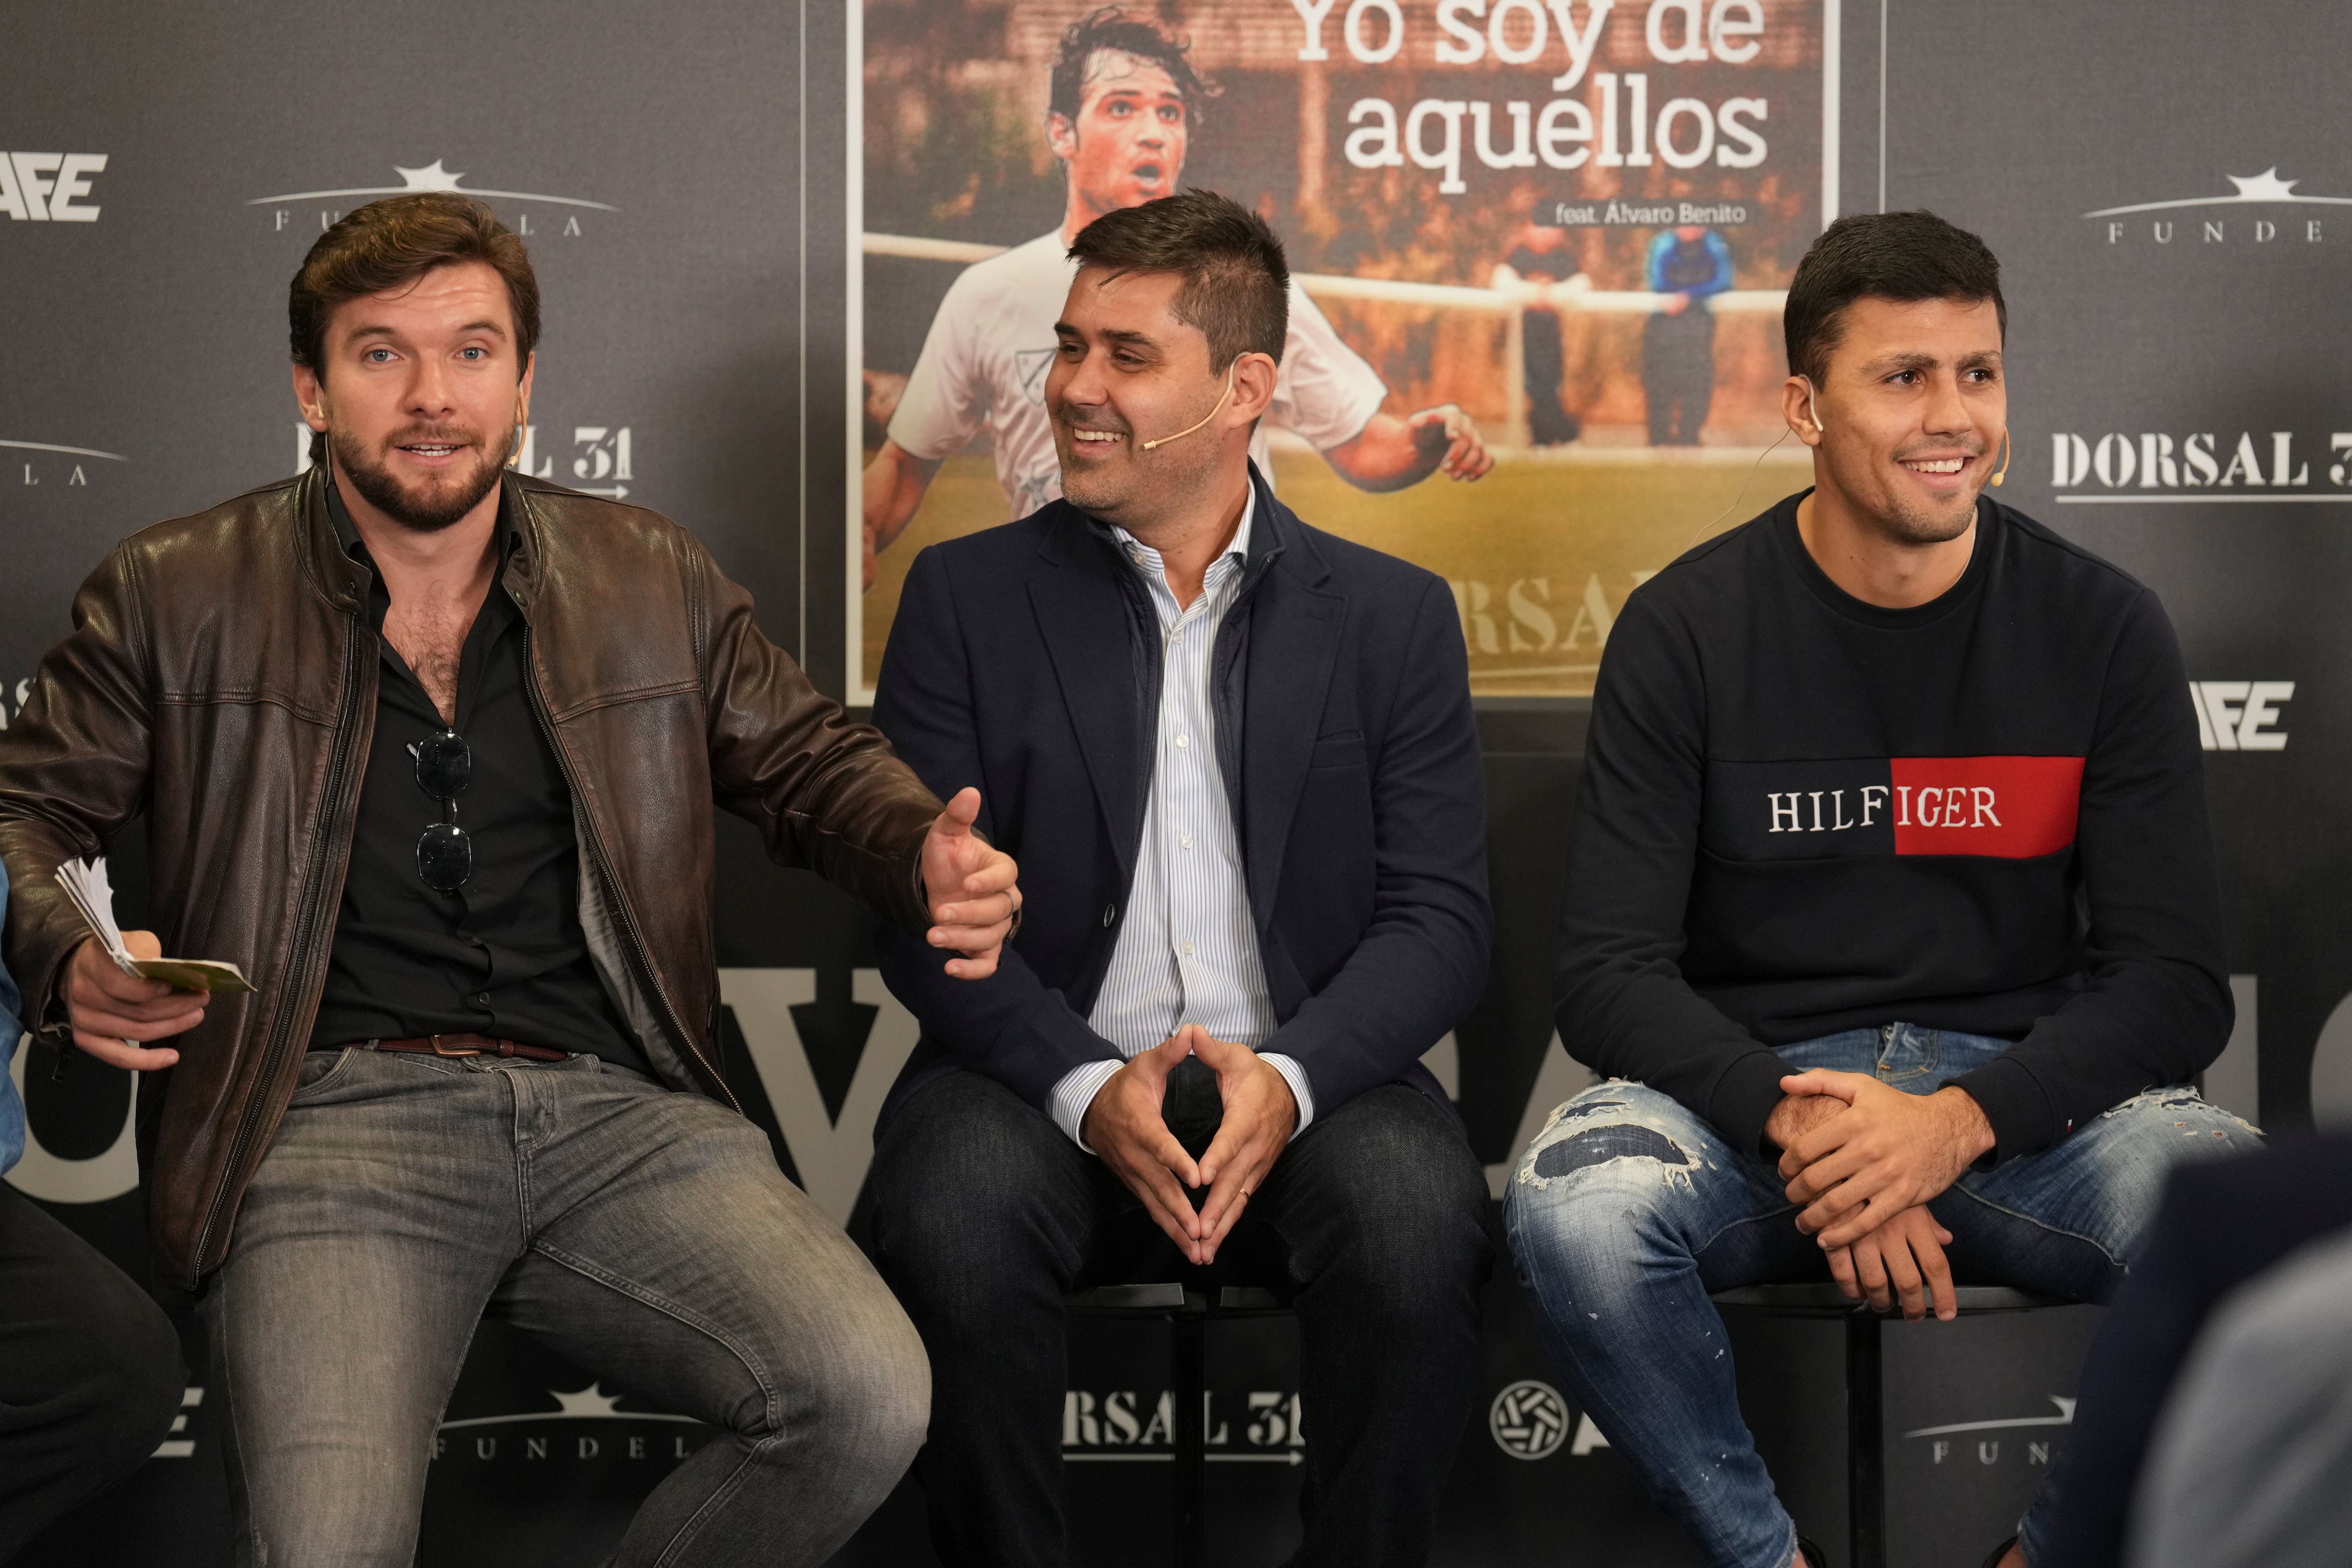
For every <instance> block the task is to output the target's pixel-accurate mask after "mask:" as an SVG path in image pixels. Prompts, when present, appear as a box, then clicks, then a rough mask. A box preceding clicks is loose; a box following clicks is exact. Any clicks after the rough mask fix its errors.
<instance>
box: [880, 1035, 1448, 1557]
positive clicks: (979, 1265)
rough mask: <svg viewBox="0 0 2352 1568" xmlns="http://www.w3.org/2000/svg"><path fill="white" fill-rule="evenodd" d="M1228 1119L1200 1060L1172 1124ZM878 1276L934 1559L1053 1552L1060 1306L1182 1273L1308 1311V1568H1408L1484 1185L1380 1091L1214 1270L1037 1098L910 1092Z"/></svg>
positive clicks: (1184, 1133) (891, 1154)
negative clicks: (898, 1318) (922, 1390)
mask: <svg viewBox="0 0 2352 1568" xmlns="http://www.w3.org/2000/svg"><path fill="white" fill-rule="evenodd" d="M1221 1110H1222V1107H1221V1104H1220V1102H1219V1100H1218V1097H1217V1089H1216V1081H1215V1079H1214V1077H1213V1075H1211V1074H1210V1073H1209V1072H1208V1071H1207V1070H1206V1069H1205V1068H1202V1066H1201V1064H1200V1063H1199V1062H1197V1061H1187V1062H1185V1063H1184V1064H1183V1065H1182V1067H1181V1068H1180V1069H1179V1070H1178V1071H1177V1072H1176V1073H1174V1074H1172V1075H1171V1079H1170V1084H1169V1095H1168V1100H1167V1103H1166V1106H1165V1110H1164V1114H1165V1115H1166V1117H1167V1120H1168V1124H1169V1127H1170V1128H1171V1130H1172V1131H1173V1132H1174V1133H1175V1134H1176V1135H1177V1136H1178V1138H1180V1139H1181V1140H1182V1141H1183V1143H1184V1144H1185V1145H1186V1147H1188V1148H1191V1149H1193V1150H1194V1151H1195V1152H1196V1153H1197V1152H1198V1151H1199V1150H1201V1149H1204V1148H1206V1147H1207V1146H1208V1139H1209V1137H1210V1135H1211V1134H1213V1132H1214V1131H1215V1128H1216V1125H1217V1121H1218V1118H1219V1115H1220V1114H1221ZM872 1179H873V1191H874V1195H875V1239H876V1241H877V1248H878V1249H879V1251H880V1252H881V1254H882V1257H881V1262H882V1268H883V1271H884V1274H885V1276H886V1277H887V1279H888V1280H889V1281H890V1283H891V1285H892V1286H893V1287H894V1288H895V1289H896V1290H897V1291H898V1299H899V1300H900V1301H902V1302H903V1303H904V1304H905V1305H906V1308H907V1310H908V1312H909V1313H910V1314H911V1315H912V1316H913V1318H914V1320H915V1326H916V1327H917V1328H918V1329H919V1330H920V1331H921V1332H922V1335H923V1343H924V1345H925V1347H926V1348H927V1349H928V1350H929V1353H930V1357H931V1376H932V1384H931V1387H932V1395H931V1430H930V1440H929V1445H928V1446H927V1447H926V1448H924V1449H923V1451H922V1454H921V1456H920V1457H919V1458H918V1459H917V1460H916V1471H917V1473H918V1474H919V1476H920V1477H921V1478H922V1482H923V1490H924V1492H925V1494H926V1495H927V1497H928V1498H929V1503H930V1514H931V1539H932V1542H933V1543H934V1545H935V1546H936V1547H937V1548H938V1550H939V1552H940V1558H941V1560H942V1561H944V1562H946V1563H950V1564H952V1565H961V1564H966V1563H971V1564H986V1565H987V1568H1031V1565H1041V1568H1050V1565H1054V1564H1058V1563H1061V1562H1062V1558H1063V1531H1062V1459H1061V1452H1060V1447H1059V1438H1060V1431H1061V1424H1062V1403H1063V1400H1062V1395H1063V1390H1064V1388H1065V1387H1066V1385H1067V1383H1068V1349H1067V1342H1066V1337H1065V1335H1066V1328H1065V1324H1064V1321H1063V1308H1062V1302H1063V1298H1064V1297H1065V1296H1066V1295H1067V1294H1068V1293H1069V1292H1070V1291H1073V1290H1075V1289H1081V1288H1084V1287H1087V1286H1090V1285H1096V1284H1108V1283H1117V1282H1123V1281H1166V1280H1174V1279H1184V1280H1185V1281H1187V1282H1188V1283H1190V1282H1192V1281H1195V1280H1197V1281H1200V1282H1202V1283H1204V1284H1205V1283H1214V1284H1226V1283H1251V1284H1260V1285H1265V1286H1267V1287H1269V1288H1272V1289H1274V1290H1275V1291H1276V1294H1277V1296H1278V1297H1279V1298H1281V1299H1283V1300H1285V1301H1289V1302H1291V1303H1292V1304H1293V1305H1294V1306H1295V1307H1296V1309H1297V1313H1298V1329H1299V1339H1300V1343H1301V1363H1302V1364H1301V1368H1300V1383H1301V1388H1300V1394H1301V1405H1302V1407H1303V1409H1304V1410H1305V1411H1306V1412H1307V1416H1306V1426H1307V1431H1308V1433H1309V1434H1310V1437H1309V1438H1308V1441H1307V1465H1306V1470H1307V1474H1306V1478H1305V1479H1306V1490H1305V1496H1304V1498H1303V1500H1302V1502H1301V1509H1302V1511H1303V1512H1304V1513H1305V1515H1306V1542H1305V1543H1304V1544H1303V1545H1302V1546H1301V1547H1300V1549H1299V1551H1298V1554H1297V1556H1296V1557H1295V1558H1294V1559H1293V1560H1292V1561H1293V1562H1294V1563H1299V1564H1324V1563H1328V1564H1340V1563H1345V1564H1349V1568H1373V1565H1377V1564H1382V1563H1421V1562H1423V1560H1424V1559H1425V1557H1426V1556H1427V1554H1428V1551H1429V1544H1430V1534H1431V1529H1432V1525H1433V1521H1434V1518H1435V1515H1436V1511H1437V1500H1438V1494H1439V1492H1440V1490H1442V1488H1443V1487H1444V1483H1445V1475H1446V1471H1447V1469H1448V1468H1449V1467H1450V1466H1451V1464H1452V1461H1453V1458H1454V1447H1455V1445H1456V1444H1457V1443H1458V1442H1459V1441H1460V1439H1461V1436H1462V1430H1463V1427H1464V1424H1465V1421H1466V1420H1467V1418H1468V1416H1469V1414H1470V1407H1471V1405H1472V1404H1473V1402H1474V1399H1475V1378H1476V1372H1477V1352H1478V1289H1479V1286H1480V1284H1481V1282H1482V1281H1483V1278H1484V1275H1485V1271H1486V1265H1487V1261H1488V1258H1489V1249H1488V1245H1487V1239H1486V1226H1485V1210H1486V1179H1485V1176H1484V1174H1483V1172H1482V1171H1481V1169H1480V1167H1479V1165H1478V1162H1477V1160H1476V1159H1475V1157H1474V1156H1473V1155H1471V1153H1470V1148H1469V1145H1468V1144H1467V1142H1465V1139H1464V1137H1463V1134H1462V1130H1461V1128H1460V1126H1459V1125H1458V1124H1456V1123H1455V1122H1454V1118H1453V1117H1452V1116H1450V1115H1449V1114H1447V1113H1446V1112H1445V1111H1444V1109H1443V1108H1442V1107H1440V1106H1438V1105H1437V1104H1435V1103H1433V1102H1432V1101H1430V1100H1429V1099H1428V1098H1427V1097H1426V1096H1425V1095H1423V1094H1422V1093H1420V1092H1417V1091H1415V1090H1412V1089H1408V1088H1405V1087H1403V1086H1402V1085H1397V1084H1391V1085H1389V1086H1387V1087H1385V1088H1381V1089H1375V1090H1372V1091H1371V1092H1369V1093H1366V1094H1362V1095H1359V1096H1358V1097H1357V1098H1355V1099H1354V1100H1351V1101H1349V1102H1348V1103H1346V1104H1344V1105H1341V1106H1339V1107H1338V1108H1337V1109H1336V1110H1333V1111H1331V1112H1330V1113H1328V1114H1326V1115H1321V1116H1318V1117H1317V1118H1316V1120H1315V1122H1314V1123H1313V1124H1312V1125H1310V1126H1309V1127H1308V1128H1307V1131H1306V1132H1305V1133H1304V1134H1301V1135H1300V1136H1299V1137H1298V1138H1297V1140H1296V1141H1295V1142H1293V1143H1292V1145H1291V1146H1290V1147H1289V1148H1288V1149H1287V1150H1286V1151H1285V1152H1284V1154H1283V1155H1282V1157H1281V1159H1279V1160H1278V1161H1276V1163H1275V1166H1274V1168H1273V1169H1272V1170H1271V1171H1269V1172H1268V1173H1267V1175H1266V1177H1265V1182H1264V1184H1263V1185H1262V1186H1260V1187H1259V1189H1258V1191H1257V1192H1256V1194H1255V1196H1254V1197H1252V1198H1251V1200H1250V1204H1249V1207H1248V1210H1247V1217H1246V1218H1244V1219H1243V1220H1242V1221H1241V1222H1240V1223H1239V1224H1237V1225H1236V1226H1235V1227H1234V1230H1233V1232H1232V1234H1231V1235H1230V1236H1229V1237H1228V1238H1227V1239H1226V1242H1225V1245H1224V1247H1223V1249H1220V1251H1219V1253H1218V1257H1217V1262H1216V1264H1215V1265H1214V1266H1213V1268H1212V1269H1211V1270H1205V1271H1202V1270H1192V1269H1190V1268H1188V1267H1187V1266H1186V1265H1184V1263H1183V1262H1182V1260H1181V1257H1180V1255H1179V1254H1178V1253H1177V1251H1176V1249H1175V1248H1174V1247H1173V1246H1172V1245H1171V1244H1170V1243H1169V1242H1168V1241H1167V1239H1165V1238H1164V1237H1163V1236H1161V1234H1160V1230H1159V1229H1158V1228H1157V1227H1155V1226H1154V1225H1153V1224H1152V1223H1151V1220H1150V1218H1149V1217H1148V1216H1146V1214H1145V1213H1144V1211H1143V1207H1142V1205H1141V1204H1140V1203H1139V1202H1138V1201H1137V1200H1136V1198H1135V1197H1134V1196H1133V1195H1132V1194H1131V1193H1129V1191H1128V1189H1127V1187H1126V1186H1124V1185H1123V1184H1122V1183H1121V1182H1120V1181H1119V1180H1118V1177H1117V1176H1114V1175H1112V1174H1111V1172H1110V1171H1109V1170H1108V1168H1107V1167H1106V1166H1104V1165H1103V1164H1102V1162H1101V1161H1099V1160H1097V1159H1096V1158H1095V1157H1094V1156H1093V1155H1089V1154H1087V1152H1086V1151H1085V1150H1083V1149H1080V1148H1079V1147H1078V1146H1077V1145H1075V1144H1073V1143H1072V1142H1071V1141H1070V1140H1069V1139H1068V1138H1067V1137H1065V1136H1064V1135H1063V1134H1062V1133H1061V1131H1060V1130H1059V1129H1058V1128H1056V1127H1055V1125H1054V1124H1053V1122H1052V1121H1051V1120H1049V1119H1048V1118H1047V1117H1046V1116H1045V1113H1043V1112H1041V1111H1039V1110H1037V1109H1036V1108H1035V1107H1034V1106H1033V1105H1030V1104H1029V1103H1026V1102H1024V1101H1023V1100H1021V1099H1020V1098H1019V1097H1017V1096H1016V1095H1014V1094H1013V1092H1012V1091H1011V1090H1009V1089H1006V1088H1005V1087H1004V1086H1003V1085H1002V1084H1000V1083H998V1082H996V1081H994V1080H993V1079H991V1078H986V1077H983V1076H982V1075H980V1074H978V1073H971V1072H959V1073H954V1074H951V1075H950V1076H948V1077H946V1078H943V1079H941V1080H940V1081H939V1082H937V1083H934V1084H932V1085H930V1086H929V1087H927V1088H925V1089H923V1090H922V1091H920V1092H919V1093H917V1094H916V1095H915V1097H914V1098H913V1099H911V1100H909V1101H908V1103H907V1104H906V1105H905V1107H904V1108H903V1109H901V1110H900V1111H899V1113H898V1115H897V1116H896V1117H895V1118H894V1119H893V1120H892V1121H891V1123H890V1124H889V1126H888V1128H887V1130H886V1131H885V1133H884V1134H883V1137H882V1142H881V1146H880V1147H879V1148H878V1149H877V1151H876V1154H875V1159H874V1174H873V1178H872Z"/></svg>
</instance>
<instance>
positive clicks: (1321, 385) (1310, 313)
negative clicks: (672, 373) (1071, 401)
mask: <svg viewBox="0 0 2352 1568" xmlns="http://www.w3.org/2000/svg"><path fill="white" fill-rule="evenodd" d="M1064 251H1065V247H1064V246H1063V244H1062V235H1061V233H1060V231H1059V230H1056V231H1055V232H1054V233H1053V234H1049V235H1040V236H1039V237H1038V238H1036V239H1033V240H1031V241H1030V242H1029V243H1028V244H1027V245H1024V246H1016V247H1015V248H1013V249H1012V250H1008V251H1006V252H1005V253H1004V254H1003V255H1002V256H991V257H989V259H988V260H986V261H982V262H978V263H975V264H974V265H972V266H971V267H967V268H965V269H964V273H963V276H962V277H959V278H957V279H956V280H955V282H954V284H953V285H952V286H950V287H949V289H948V294H947V298H945V299H943V300H941V301H940V313H939V315H938V316H937V317H935V318H934V319H932V321H931V330H930V334H929V336H928V337H926V338H925V339H924V340H923V352H922V355H921V357H920V358H919V359H918V360H917V361H915V371H914V374H912V375H911V376H909V377H908V378H907V390H906V392H905V394H904V395H903V396H902V397H901V398H900V399H899V400H898V412H897V413H894V414H892V415H891V418H890V439H891V440H892V441H894V442H896V443H898V447H899V449H900V450H901V451H903V452H905V453H907V454H908V455H910V456H914V457H919V458H923V459H925V460H927V461H937V460H938V459H940V458H944V457H951V456H953V455H955V454H956V453H958V452H961V450H963V447H964V444H965V443H967V442H969V441H970V440H971V438H972V436H973V435H974V434H976V433H978V432H979V430H980V429H981V428H982V426H983V425H985V426H986V427H987V430H988V434H989V439H990V441H991V443H992V444H993V445H994V446H995V449H996V479H997V483H999V484H1000V485H1002V486H1004V497H1005V500H1006V502H1007V503H1008V504H1009V505H1010V506H1011V507H1012V508H1013V509H1012V512H1011V514H1010V515H1011V516H1012V517H1027V516H1028V515H1029V514H1030V513H1032V512H1034V511H1035V510H1036V509H1037V508H1038V507H1042V506H1044V505H1045V503H1046V502H1048V501H1052V500H1056V499H1059V498H1060V497H1061V494H1062V467H1061V462H1060V460H1059V459H1058V458H1057V457H1056V456H1055V453H1054V431H1053V425H1052V422H1051V421H1050V420H1049V419H1048V418H1047V416H1046V413H1045V373H1046V372H1047V371H1050V370H1051V369H1053V365H1054V350H1055V343H1054V323H1055V321H1057V320H1059V319H1061V315H1062V304H1063V302H1064V301H1065V300H1066V299H1067V298H1069V293H1070V281H1071V279H1072V278H1074V277H1076V276H1077V270H1078V269H1077V264H1076V263H1075V262H1073V261H1071V260H1070V259H1069V258H1068V257H1067V256H1066V255H1065V254H1064ZM1387 395H1388V388H1387V387H1386V386H1385V385H1383V384H1382V383H1381V378H1380V376H1379V374H1378V373H1377V372H1376V371H1373V369H1372V367H1371V366H1370V365H1368V364H1366V363H1365V362H1364V361H1363V359H1362V357H1361V356H1360V355H1359V354H1358V353H1357V352H1356V351H1355V350H1353V349H1350V348H1349V347H1348V345H1347V344H1345V343H1343V342H1341V341H1340V340H1339V334H1338V333H1337V332H1334V331H1333V330H1332V329H1331V323H1330V322H1329V321H1328V320H1327V319H1325V318H1324V315H1323V312H1322V311H1320V310H1318V309H1317V308H1315V305H1314V302H1313V301H1311V300H1309V299H1308V298H1307V295H1306V293H1305V292H1304V291H1303V290H1301V289H1300V288H1299V287H1298V284H1297V280H1295V279H1294V280H1293V281H1292V283H1291V285H1290V331H1289V335H1288V336H1287V338H1286V339H1285V340H1284V343H1283V350H1282V371H1281V374H1280V375H1279V376H1277V377H1276V381H1275V385H1274V407H1273V410H1272V413H1271V417H1272V418H1273V419H1274V420H1275V421H1276V423H1280V424H1281V425H1283V426H1284V427H1285V428H1286V429H1288V430H1290V431H1292V432H1293V433H1294V434H1297V435H1298V436H1300V437H1301V438H1302V439H1304V440H1305V441H1306V442H1307V444H1309V445H1310V446H1313V447H1314V448H1315V449H1316V450H1317V451H1318V452H1325V451H1328V450H1329V449H1330V448H1332V447H1334V446H1337V445H1339V444H1340V443H1342V442H1345V441H1350V440H1353V439H1354V438H1355V437H1356V436H1357V435H1359V434H1361V433H1362V431H1363V428H1364V426H1365V425H1366V424H1367V423H1370V421H1371V417H1372V415H1373V414H1375V413H1379V412H1380V406H1381V399H1382V398H1383V397H1385V396H1387ZM1250 455H1251V456H1253V457H1255V459H1256V460H1257V465H1258V467H1259V469H1260V470H1262V471H1263V472H1264V473H1265V475H1266V476H1267V481H1268V483H1271V482H1272V480H1273V472H1274V471H1273V467H1272V465H1270V464H1269V463H1268V461H1267V447H1266V438H1265V425H1264V424H1263V423H1261V424H1260V425H1259V426H1258V430H1257V434H1256V436H1255V439H1254V440H1252V442H1251V443H1250Z"/></svg>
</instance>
